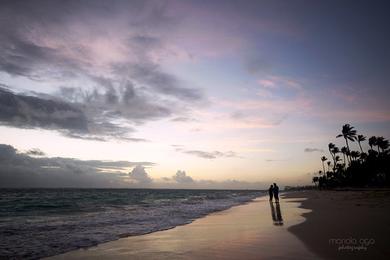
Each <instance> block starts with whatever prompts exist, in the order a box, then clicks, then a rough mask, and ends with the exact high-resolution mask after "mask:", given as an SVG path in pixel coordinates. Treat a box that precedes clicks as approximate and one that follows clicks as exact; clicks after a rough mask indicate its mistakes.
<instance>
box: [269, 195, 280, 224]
mask: <svg viewBox="0 0 390 260" xmlns="http://www.w3.org/2000/svg"><path fill="white" fill-rule="evenodd" d="M275 204H276V210H275V206H274V204H273V203H272V202H271V201H270V202H269V205H270V206H271V216H272V220H273V221H274V225H275V226H283V218H282V212H281V211H280V204H279V203H275Z"/></svg>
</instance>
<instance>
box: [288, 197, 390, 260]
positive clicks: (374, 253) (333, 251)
mask: <svg viewBox="0 0 390 260" xmlns="http://www.w3.org/2000/svg"><path fill="white" fill-rule="evenodd" d="M286 197H288V198H307V200H305V201H303V202H302V205H301V207H303V208H306V209H310V210H311V211H310V212H307V213H304V217H305V218H307V220H306V221H305V222H302V223H301V224H299V225H295V226H292V227H290V228H289V231H291V232H292V233H293V234H295V235H296V236H297V237H298V238H299V239H300V240H301V241H303V242H304V243H305V244H306V245H307V246H308V247H309V248H310V249H311V250H312V251H313V252H315V253H316V254H318V255H321V256H322V257H324V258H327V259H372V260H373V259H390V191H386V190H378V191H374V190H361V191H306V192H296V193H290V194H288V195H287V196H286Z"/></svg>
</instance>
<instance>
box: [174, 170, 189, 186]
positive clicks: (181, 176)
mask: <svg viewBox="0 0 390 260" xmlns="http://www.w3.org/2000/svg"><path fill="white" fill-rule="evenodd" d="M172 179H173V180H174V181H176V182H177V183H193V182H194V179H192V178H191V177H190V176H187V174H186V172H185V171H180V170H178V171H177V172H176V174H175V175H174V176H173V177H172Z"/></svg>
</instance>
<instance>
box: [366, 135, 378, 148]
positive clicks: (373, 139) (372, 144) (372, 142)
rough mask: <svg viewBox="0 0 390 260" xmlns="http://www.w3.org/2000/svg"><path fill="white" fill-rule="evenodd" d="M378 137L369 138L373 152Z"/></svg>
mask: <svg viewBox="0 0 390 260" xmlns="http://www.w3.org/2000/svg"><path fill="white" fill-rule="evenodd" d="M376 142H377V141H376V136H371V137H370V138H368V145H369V146H370V148H371V150H373V149H372V147H373V146H375V145H376Z"/></svg>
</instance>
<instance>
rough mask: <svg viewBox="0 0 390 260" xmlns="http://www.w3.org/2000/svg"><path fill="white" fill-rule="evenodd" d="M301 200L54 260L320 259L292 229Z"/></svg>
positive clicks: (235, 211)
mask: <svg viewBox="0 0 390 260" xmlns="http://www.w3.org/2000/svg"><path fill="white" fill-rule="evenodd" d="M299 205H300V200H299V199H284V200H282V201H281V202H280V205H279V208H278V207H277V204H275V203H272V204H270V203H269V201H268V198H267V197H260V198H257V199H255V200H254V201H252V202H249V203H247V204H243V205H240V206H235V207H232V208H230V209H228V210H225V211H220V212H217V213H212V214H210V215H207V216H206V217H203V218H200V219H197V220H195V221H194V222H192V223H190V224H188V225H184V226H178V227H175V228H173V229H169V230H165V231H158V232H155V233H151V234H146V235H141V236H132V237H127V238H122V239H119V240H117V241H113V242H108V243H104V244H100V245H98V246H96V247H91V248H88V249H80V250H76V251H72V252H69V253H65V254H62V255H57V256H55V257H52V258H50V259H97V258H99V259H291V258H295V259H319V256H318V255H316V254H314V253H312V252H311V251H310V250H309V249H308V248H307V247H306V246H305V244H304V243H302V242H301V241H300V240H299V239H297V238H296V237H295V236H294V235H293V234H291V233H290V232H288V231H287V229H288V228H289V227H291V226H293V225H297V224H299V223H301V222H303V221H304V218H303V217H302V214H303V213H305V212H308V210H305V209H302V208H299V207H298V206H299Z"/></svg>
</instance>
